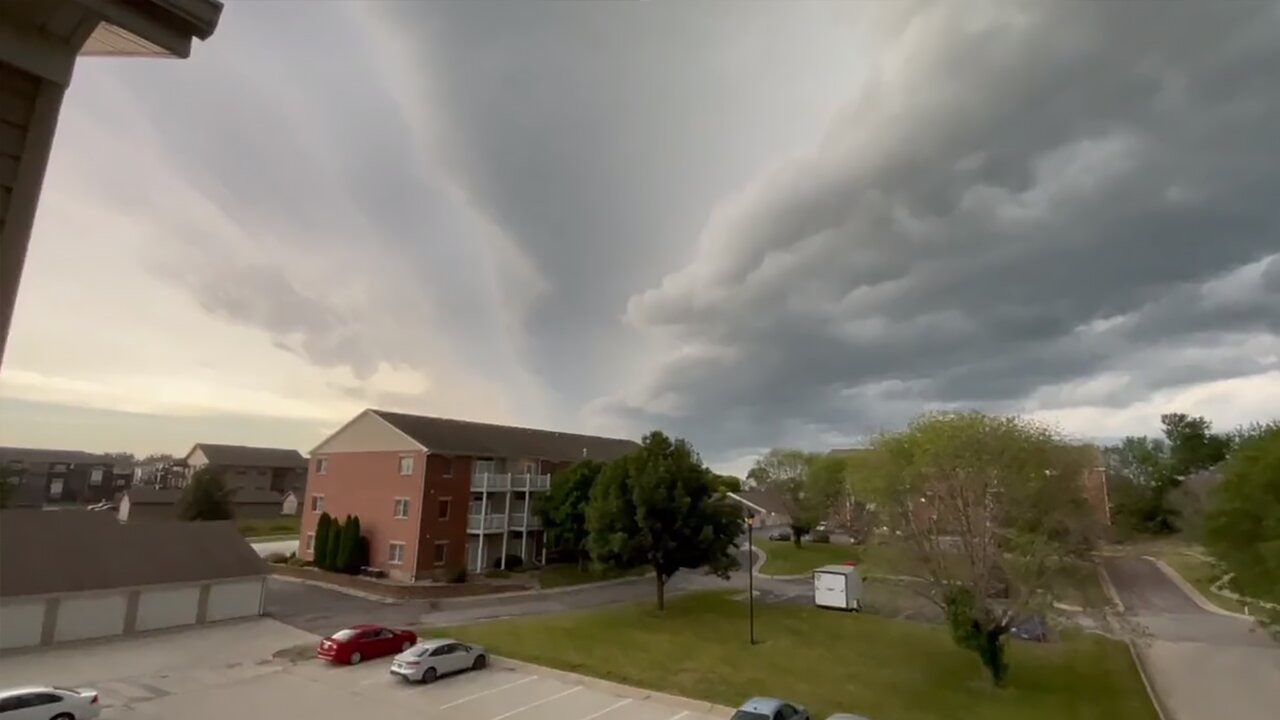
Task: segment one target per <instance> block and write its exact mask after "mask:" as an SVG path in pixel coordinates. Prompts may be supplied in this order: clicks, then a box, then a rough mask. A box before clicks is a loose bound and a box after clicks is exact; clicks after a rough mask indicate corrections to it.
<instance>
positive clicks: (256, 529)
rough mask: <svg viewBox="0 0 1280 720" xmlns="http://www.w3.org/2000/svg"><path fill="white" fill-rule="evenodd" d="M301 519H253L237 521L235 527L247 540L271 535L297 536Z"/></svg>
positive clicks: (282, 517)
mask: <svg viewBox="0 0 1280 720" xmlns="http://www.w3.org/2000/svg"><path fill="white" fill-rule="evenodd" d="M300 522H301V519H300V518H298V517H295V516H292V515H281V516H280V517H272V518H254V519H252V520H237V521H236V526H237V527H239V528H240V534H241V535H243V536H245V537H247V538H260V537H271V536H273V535H292V536H294V537H297V536H298V525H299V523H300Z"/></svg>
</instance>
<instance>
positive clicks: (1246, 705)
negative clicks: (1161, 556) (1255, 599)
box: [1102, 557, 1280, 720]
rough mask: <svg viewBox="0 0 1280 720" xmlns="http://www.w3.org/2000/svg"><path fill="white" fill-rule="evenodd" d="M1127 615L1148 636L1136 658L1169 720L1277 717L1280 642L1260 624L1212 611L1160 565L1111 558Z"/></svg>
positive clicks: (1107, 563)
mask: <svg viewBox="0 0 1280 720" xmlns="http://www.w3.org/2000/svg"><path fill="white" fill-rule="evenodd" d="M1102 563H1103V568H1104V570H1105V571H1106V574H1107V576H1108V577H1109V578H1110V580H1111V582H1112V584H1113V585H1114V586H1115V590H1116V593H1117V594H1118V595H1119V597H1120V601H1121V602H1123V603H1124V607H1125V612H1126V615H1127V616H1128V617H1129V619H1130V620H1133V621H1134V622H1136V623H1138V624H1139V625H1141V626H1142V628H1143V629H1144V631H1145V632H1147V633H1149V638H1147V639H1141V640H1139V641H1138V654H1139V657H1140V660H1141V661H1142V664H1143V667H1144V668H1145V669H1146V671H1147V673H1148V676H1149V678H1150V680H1151V683H1152V685H1153V686H1154V690H1155V692H1156V694H1157V695H1158V696H1159V698H1160V700H1161V703H1162V704H1163V705H1164V707H1165V710H1166V711H1167V714H1168V717H1167V720H1224V719H1225V718H1231V720H1271V719H1272V718H1274V717H1276V708H1277V707H1280V682H1277V681H1278V680H1280V645H1278V644H1276V643H1275V642H1274V641H1272V640H1271V638H1270V637H1269V636H1268V635H1267V634H1266V632H1265V631H1263V630H1262V629H1261V628H1259V627H1258V626H1257V625H1256V624H1255V623H1253V622H1250V621H1248V620H1242V619H1238V618H1233V617H1225V616H1223V615H1218V614H1215V613H1211V612H1207V611H1205V610H1204V609H1203V608H1201V607H1200V606H1199V605H1197V604H1196V603H1195V602H1194V601H1193V600H1192V599H1191V598H1190V597H1188V596H1187V594H1186V593H1184V592H1183V591H1182V590H1181V589H1180V588H1179V587H1178V586H1177V585H1176V584H1175V583H1174V582H1173V581H1171V580H1170V579H1169V578H1168V577H1167V576H1166V575H1165V574H1164V572H1163V571H1161V570H1160V568H1159V567H1157V566H1156V565H1155V563H1153V562H1151V561H1150V560H1147V559H1144V558H1139V557H1106V558H1103V560H1102Z"/></svg>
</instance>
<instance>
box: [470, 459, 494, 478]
mask: <svg viewBox="0 0 1280 720" xmlns="http://www.w3.org/2000/svg"><path fill="white" fill-rule="evenodd" d="M481 466H486V467H488V468H489V469H488V470H485V471H484V472H480V467H481ZM497 469H498V461H497V460H494V459H493V458H476V459H475V465H474V469H473V470H472V473H471V474H473V475H493V474H494V473H495V472H496V471H497Z"/></svg>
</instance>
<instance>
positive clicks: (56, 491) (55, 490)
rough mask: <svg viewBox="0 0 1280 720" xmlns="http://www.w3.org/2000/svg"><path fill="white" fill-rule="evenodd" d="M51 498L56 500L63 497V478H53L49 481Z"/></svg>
mask: <svg viewBox="0 0 1280 720" xmlns="http://www.w3.org/2000/svg"><path fill="white" fill-rule="evenodd" d="M49 497H50V498H52V499H54V500H57V499H59V498H61V497H62V478H53V479H52V480H50V481H49Z"/></svg>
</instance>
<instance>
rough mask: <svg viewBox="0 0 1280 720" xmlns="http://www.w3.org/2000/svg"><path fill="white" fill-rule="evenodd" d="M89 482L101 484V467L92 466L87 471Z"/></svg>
mask: <svg viewBox="0 0 1280 720" xmlns="http://www.w3.org/2000/svg"><path fill="white" fill-rule="evenodd" d="M89 484H90V485H101V484H102V468H94V469H92V470H90V471H89Z"/></svg>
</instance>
